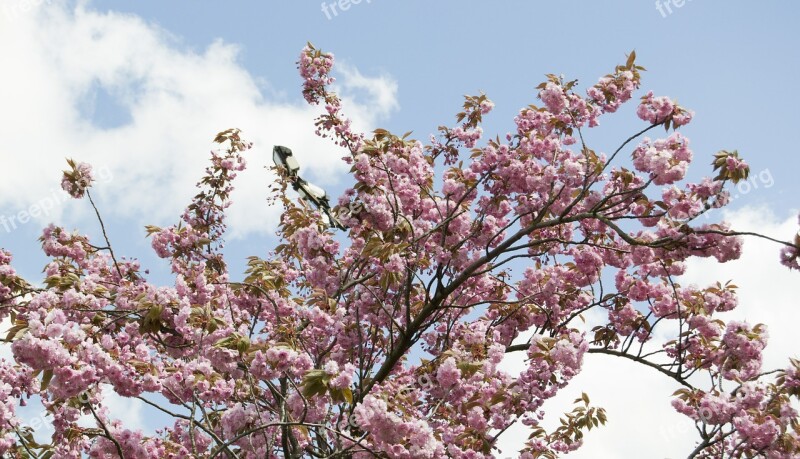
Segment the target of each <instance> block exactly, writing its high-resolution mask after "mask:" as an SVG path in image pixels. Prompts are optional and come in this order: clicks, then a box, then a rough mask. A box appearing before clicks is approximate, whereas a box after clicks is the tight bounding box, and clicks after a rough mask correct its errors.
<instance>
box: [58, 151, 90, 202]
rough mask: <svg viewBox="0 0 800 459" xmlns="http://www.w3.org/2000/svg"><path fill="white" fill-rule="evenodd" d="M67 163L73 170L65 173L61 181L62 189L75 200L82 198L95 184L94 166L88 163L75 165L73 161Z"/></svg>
mask: <svg viewBox="0 0 800 459" xmlns="http://www.w3.org/2000/svg"><path fill="white" fill-rule="evenodd" d="M67 162H68V163H69V165H70V167H71V170H69V171H64V175H63V178H62V179H61V188H62V189H63V190H64V191H66V192H67V193H69V195H70V196H72V197H73V198H75V199H79V198H82V197H83V196H84V195H85V194H86V190H87V189H89V187H90V186H92V182H94V175H93V174H92V166H91V165H90V164H87V163H75V162H74V161H72V160H69V161H67Z"/></svg>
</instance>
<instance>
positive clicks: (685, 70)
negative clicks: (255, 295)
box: [0, 0, 800, 457]
mask: <svg viewBox="0 0 800 459" xmlns="http://www.w3.org/2000/svg"><path fill="white" fill-rule="evenodd" d="M323 4H325V5H327V11H328V14H326V13H325V12H324V11H323V8H322V5H323ZM331 4H333V1H332V0H328V1H326V2H322V3H321V2H318V1H313V2H307V1H281V2H263V1H253V0H248V1H244V0H242V1H236V2H224V3H223V2H218V1H210V0H202V1H191V2H190V1H188V0H175V1H169V2H164V1H156V0H137V1H120V0H95V1H81V2H77V3H76V2H74V1H60V0H3V3H2V4H0V53H2V55H4V56H5V58H6V64H5V65H4V71H3V73H2V74H0V83H2V84H0V101H2V102H1V103H0V126H3V127H4V128H3V142H2V143H0V160H2V163H1V164H2V168H3V169H2V170H3V171H4V172H5V174H3V175H4V177H5V180H3V181H2V182H1V183H0V215H3V216H6V217H11V216H18V215H19V213H20V212H27V211H30V210H31V209H32V207H33V206H37V205H42V204H43V203H45V202H49V201H48V200H51V201H56V200H55V198H53V196H54V194H53V193H56V194H57V193H58V183H59V175H60V170H61V169H63V168H64V166H65V163H64V162H63V158H64V157H66V156H71V157H75V158H76V159H79V160H86V161H89V162H91V163H93V164H94V165H95V167H96V168H98V169H99V170H103V171H105V172H106V174H105V175H104V176H103V178H104V180H101V181H100V183H98V185H97V190H96V195H97V198H98V203H99V205H100V207H101V210H102V211H103V213H104V215H106V219H107V222H108V226H109V231H110V236H111V238H112V242H113V243H114V244H115V246H116V248H117V249H116V250H117V252H118V253H125V254H128V255H132V256H138V257H139V258H141V259H142V262H143V264H144V265H145V266H146V267H149V268H151V269H152V271H153V273H154V279H155V280H156V281H157V282H162V283H169V276H168V275H167V274H168V272H167V270H166V267H165V263H163V262H162V261H160V260H158V259H156V258H155V257H154V256H153V255H152V254H151V253H150V251H149V247H148V241H147V240H146V239H145V238H144V233H143V230H142V227H143V225H144V224H148V223H152V224H159V225H168V224H171V223H174V222H175V219H176V217H177V215H178V214H179V212H180V210H181V209H182V207H183V206H184V205H185V204H186V202H187V200H188V198H189V197H190V196H191V195H192V194H193V192H194V190H193V188H192V185H193V183H194V182H195V181H196V180H197V178H199V175H200V173H202V168H203V167H204V164H205V160H206V158H207V151H208V149H209V148H211V144H210V142H209V141H210V139H211V138H213V136H214V134H215V133H216V132H218V131H220V130H223V129H226V128H228V127H234V126H236V127H241V128H243V129H244V131H245V136H246V137H248V138H250V139H251V140H253V141H255V143H256V146H255V148H254V150H253V151H252V152H251V153H250V157H249V158H250V164H251V168H250V170H249V171H248V173H247V174H245V175H243V176H242V177H241V183H240V185H241V186H240V191H239V193H240V194H238V195H235V196H234V197H235V198H236V199H237V204H236V206H234V208H232V209H231V212H232V215H231V230H232V235H231V238H230V244H229V253H230V255H231V256H232V258H233V261H234V263H233V266H235V267H237V266H239V267H240V266H242V264H243V260H244V258H245V256H247V255H252V254H264V253H265V252H266V251H267V250H268V249H269V248H270V247H271V245H273V244H274V238H273V237H272V236H271V233H272V231H273V230H274V227H275V217H276V213H275V209H269V208H267V207H266V204H265V202H264V200H263V198H264V197H265V196H266V192H267V189H268V184H269V181H270V180H271V176H270V175H269V173H268V172H266V171H265V170H264V169H263V168H262V166H265V165H268V164H269V157H270V156H269V152H270V151H271V148H272V145H273V144H284V145H287V146H290V147H292V148H293V149H294V150H295V152H296V154H297V155H298V157H299V158H300V161H301V166H302V167H303V171H306V173H307V177H308V178H310V179H312V181H314V182H316V183H319V184H321V185H324V186H325V188H326V189H327V190H328V191H329V193H330V194H332V195H334V196H336V195H337V194H338V192H339V191H341V190H342V189H343V188H344V187H346V186H347V185H348V183H349V182H348V178H347V175H346V170H347V168H345V167H343V166H342V165H341V163H340V162H339V161H338V158H339V157H341V156H342V154H341V152H340V151H338V150H336V149H335V148H333V147H332V146H331V145H330V144H328V143H326V142H324V141H321V140H318V139H315V138H314V136H313V126H312V120H313V116H314V113H315V111H314V109H310V108H308V107H307V106H306V105H305V104H304V103H303V101H302V97H301V95H300V79H299V76H298V75H297V70H296V66H295V62H296V60H297V56H298V53H299V51H300V49H301V48H302V46H303V45H304V44H305V42H306V41H311V42H313V43H314V44H315V45H317V46H318V47H320V48H323V49H325V50H327V51H331V52H333V53H335V55H336V57H337V61H338V62H340V63H342V64H344V66H343V67H342V68H341V71H340V73H339V74H338V76H339V85H340V88H341V90H342V92H343V94H345V96H346V103H347V104H349V105H348V109H347V111H348V113H350V114H352V115H353V117H354V118H355V121H356V125H357V126H359V127H361V128H363V129H365V130H369V129H373V128H376V127H385V128H388V129H390V130H393V131H396V132H397V133H403V132H406V131H414V135H415V136H416V137H417V138H420V139H423V140H424V139H426V138H427V137H428V136H429V134H431V133H433V132H435V130H436V127H437V126H439V125H442V124H452V122H453V115H454V113H456V112H457V111H458V109H459V108H460V105H461V102H462V96H463V95H464V94H476V93H478V92H479V91H483V92H485V93H486V94H487V95H488V96H489V97H490V98H491V99H492V100H493V101H494V102H495V103H496V109H495V111H494V112H493V113H492V115H491V116H490V117H489V118H488V119H487V123H486V124H485V126H484V128H485V131H486V133H487V134H491V135H494V134H501V135H502V134H504V133H505V132H507V131H509V130H511V129H512V128H513V121H512V120H513V117H514V115H515V114H516V113H517V112H518V110H519V109H520V108H521V107H524V106H526V105H528V104H530V103H536V97H535V96H536V92H535V89H534V88H535V86H536V85H537V84H538V83H539V82H541V81H542V80H543V78H544V76H543V75H544V74H545V73H563V74H564V75H565V76H567V77H568V78H577V79H579V80H580V85H581V87H583V88H586V87H587V86H589V85H591V84H593V83H594V81H596V79H597V78H598V77H600V76H602V75H604V74H605V73H607V72H609V71H611V70H612V69H613V67H614V66H615V65H616V64H618V63H622V62H623V61H624V58H625V55H626V53H628V52H629V51H630V50H632V49H635V50H636V52H637V55H638V61H639V63H640V64H641V65H644V66H645V67H646V68H647V70H648V71H647V72H646V73H645V74H644V79H643V81H644V84H643V87H644V88H645V89H652V90H653V91H654V92H655V93H656V95H669V96H672V97H675V98H677V99H678V101H679V102H680V103H681V104H682V105H684V106H687V107H689V108H691V109H693V110H695V112H696V117H695V119H694V121H693V123H692V124H691V125H690V126H688V127H687V128H686V129H685V130H684V133H685V134H686V135H687V136H688V137H689V138H690V139H691V140H692V147H693V150H694V152H695V158H696V162H695V163H694V165H693V169H692V172H691V175H690V176H691V177H692V178H697V177H699V176H701V175H706V174H710V172H711V171H710V165H709V164H710V161H711V155H712V154H713V153H715V152H716V151H718V150H720V149H738V150H739V151H740V152H741V153H742V154H743V156H744V157H745V158H746V159H747V160H748V161H749V163H750V164H751V169H752V171H753V178H752V180H751V182H750V183H751V184H750V186H749V188H748V187H744V186H743V187H741V188H740V189H739V190H735V191H734V192H733V194H734V196H737V197H736V198H735V199H734V201H733V203H732V206H731V207H732V208H733V209H738V210H739V212H738V213H733V214H729V217H730V218H731V219H733V220H735V221H737V222H741V224H742V225H745V226H747V225H751V226H754V227H755V228H757V229H760V230H763V231H765V232H769V231H770V230H772V231H776V232H781V231H782V232H785V233H787V234H775V235H776V236H778V237H783V238H789V237H790V236H791V234H792V233H793V230H792V224H793V223H791V222H794V221H795V218H794V216H795V215H797V209H798V207H800V206H798V202H797V200H796V196H797V195H798V192H800V185H798V180H797V179H796V174H797V173H798V171H800V155H798V151H797V147H795V142H794V141H793V138H792V137H793V134H794V132H795V131H796V129H797V126H798V125H799V124H800V112H799V111H798V107H800V95H798V91H797V90H796V89H795V85H796V83H797V79H798V74H800V62H799V58H798V56H800V54H798V53H797V47H798V45H800V31H798V28H797V24H798V22H800V4H798V3H796V2H755V1H750V2H745V1H737V2H733V1H728V2H712V1H710V0H685V1H684V2H683V4H682V6H680V7H678V6H676V2H675V0H672V2H670V6H669V8H667V7H666V6H663V7H662V11H663V12H664V13H663V14H662V13H661V12H660V11H659V9H658V8H657V7H656V4H655V2H653V1H635V2H634V1H632V0H629V1H603V2H600V1H593V2H585V1H561V2H543V1H521V0H517V1H502V2H501V1H496V2H464V1H460V2H457V1H451V0H437V1H430V0H429V1H425V2H423V1H419V0H411V1H404V2H400V1H394V2H393V1H390V0H371V1H369V2H368V1H367V0H362V1H361V2H360V3H358V4H352V1H351V5H350V7H349V9H347V10H346V11H342V10H341V8H338V7H337V14H333V11H332V7H331V6H330V5H331ZM661 4H662V5H664V4H665V2H664V1H662V2H661ZM677 4H681V3H679V2H677ZM670 10H671V13H670V12H669V11H670ZM634 108H635V105H633V104H631V105H630V106H628V107H626V108H625V109H623V110H621V112H620V113H619V114H618V115H615V116H610V117H607V118H605V119H604V120H603V121H602V123H603V124H602V126H601V127H600V128H599V129H596V130H594V131H592V132H590V133H589V134H588V138H589V140H590V144H591V146H592V147H593V148H595V149H596V150H598V151H606V152H608V151H612V150H613V149H615V148H616V146H617V145H618V144H619V143H620V141H621V140H622V139H624V138H625V137H627V136H628V135H629V134H631V133H632V132H634V130H638V128H640V127H641V126H642V122H641V121H639V120H638V119H637V118H636V117H635V115H634V114H633V109H634ZM304 175H305V174H304ZM89 210H90V209H88V208H87V207H86V205H85V203H81V202H77V203H74V202H61V201H58V202H56V203H55V205H54V206H53V209H52V210H50V211H48V212H47V213H46V215H43V216H41V217H38V218H34V219H32V221H30V222H27V223H24V224H18V225H15V227H13V228H10V229H6V228H4V227H3V226H0V247H4V248H6V249H10V250H12V252H13V253H14V254H15V256H16V264H17V266H18V267H19V269H20V270H21V271H22V272H23V273H24V274H25V275H26V276H27V277H28V278H29V279H32V280H35V279H38V278H39V277H40V271H41V267H42V266H43V263H44V258H43V257H41V255H39V251H38V244H37V242H36V238H37V237H38V235H39V234H40V233H41V228H42V227H43V226H44V225H46V224H47V223H48V222H49V221H56V222H58V223H60V224H64V225H67V226H69V227H79V228H81V230H82V231H84V232H88V233H89V234H91V235H93V236H97V225H96V223H95V222H94V221H93V219H92V218H91V217H92V215H91V214H90V213H89ZM759 247H761V246H759ZM750 250H751V251H757V252H758V253H757V254H756V255H759V254H765V255H764V257H765V258H763V259H762V258H758V259H755V258H753V259H748V261H746V264H740V265H736V266H738V267H736V266H734V268H731V270H729V271H724V270H722V268H718V267H714V268H710V267H705V268H703V269H701V268H700V265H698V269H699V270H702V271H703V273H708V271H709V270H711V271H712V273H713V274H714V275H715V276H718V277H724V276H728V275H730V276H735V275H737V274H738V275H740V276H745V277H752V278H753V279H752V280H753V282H752V290H749V292H750V293H748V294H749V295H752V296H751V297H749V298H752V299H753V301H754V302H759V303H761V302H764V301H766V302H767V303H770V304H779V305H784V306H785V307H786V308H787V309H786V311H787V312H786V314H794V316H793V317H797V313H796V312H793V311H794V310H793V309H790V306H793V304H789V303H787V302H790V301H791V300H790V299H791V298H793V295H795V294H797V293H798V292H797V291H796V288H794V289H793V290H792V289H790V290H780V288H778V287H775V285H774V282H773V283H770V279H776V278H777V277H774V276H772V275H771V274H769V273H770V271H768V269H771V268H770V267H771V266H772V265H771V263H772V262H773V261H774V260H775V259H776V255H775V254H774V253H772V252H770V250H771V249H769V248H759V249H750ZM753 253H754V252H753ZM754 256H755V255H754ZM762 265H763V266H764V268H763V270H762V272H760V273H758V274H759V275H758V276H756V275H754V273H753V272H752V269H750V270H748V266H749V267H751V268H752V267H753V266H762ZM780 275H783V274H775V276H780ZM755 278H757V279H755ZM693 279H694V280H695V281H697V282H700V281H701V280H703V281H705V278H704V277H703V275H702V274H698V275H697V277H696V278H693ZM726 279H727V278H724V279H723V280H726ZM745 282H746V281H745ZM737 283H740V284H741V283H742V282H741V281H738V279H737ZM766 288H769V290H770V291H769V295H771V296H768V297H766V298H765V295H766V293H765V291H764V289H766ZM787 288H789V287H787ZM776 307H777V306H776ZM761 309H763V308H754V309H752V310H745V312H747V313H748V314H752V315H753V317H754V318H758V311H760V310H761ZM776 310H780V309H776ZM780 317H783V318H785V317H786V315H784V316H780V315H777V316H775V318H780ZM779 322H780V320H779ZM778 331H780V330H778ZM786 333H787V334H788V333H789V331H788V330H787V331H786ZM781 336H782V335H780V333H778V334H777V338H776V339H777V342H778V343H781V341H780V340H781ZM786 339H787V341H786V343H791V341H790V340H789V338H788V336H787V337H786ZM775 348H776V349H778V351H783V355H786V354H787V353H789V351H790V350H791V349H792V347H791V346H790V344H786V346H784V347H781V346H780V344H778V345H776V346H775ZM778 351H776V352H778ZM792 352H793V351H792ZM598 371H601V370H598ZM607 371H610V370H607ZM623 371H624V370H623ZM646 377H649V376H647V375H644V376H642V378H646ZM587 381H596V379H595V380H587ZM643 381H644V380H643ZM641 385H642V384H640V385H639V386H641ZM648 385H649V383H648ZM600 386H602V385H600ZM632 387H637V386H636V385H634V386H632ZM669 389H670V388H669V386H665V391H666V395H668V394H669V393H671V390H669ZM597 390H598V391H600V392H601V393H605V394H606V396H607V397H606V398H605V400H606V401H607V403H608V404H611V405H614V404H617V405H616V406H620V407H623V408H622V410H623V412H625V410H627V409H630V405H626V403H629V402H625V401H623V400H621V399H620V398H619V397H618V396H617V395H615V394H617V391H618V386H614V385H610V386H608V387H606V388H605V389H604V388H603V387H598V388H597ZM603 390H605V391H606V392H602V391H603ZM590 392H591V391H590ZM120 403H122V402H120ZM659 403H660V404H661V405H665V406H666V408H664V407H663V406H662V407H660V408H659V407H653V408H652V410H659V411H646V412H645V413H646V414H645V415H647V416H648V417H652V418H656V419H669V421H664V422H665V423H666V425H667V426H675V425H678V424H676V423H679V422H680V421H679V420H676V419H679V418H674V417H670V416H671V415H672V413H671V409H670V408H669V406H668V401H667V399H666V398H663V399H660V401H659ZM640 405H641V404H640ZM120 406H123V407H124V406H125V405H124V404H122V405H120ZM659 406H660V405H659ZM626 407H627V408H626ZM650 409H651V408H650V407H649V405H647V406H646V410H650ZM647 413H649V414H647ZM655 413H658V414H655ZM629 417H630V419H628V421H629V422H628V423H627V424H626V423H625V422H623V425H624V426H626V427H623V429H624V428H636V427H637V425H636V424H637V422H636V418H635V417H633V416H629ZM623 418H625V416H623ZM623 421H625V419H623ZM609 429H610V428H609ZM623 431H624V430H623ZM685 433H686V434H688V436H689V438H691V432H690V431H687V432H685ZM662 437H664V438H662V439H661V440H663V443H664V445H665V446H664V448H669V447H670V446H671V445H673V444H674V443H680V442H675V441H674V440H675V438H673V437H671V436H662ZM595 438H599V440H594V441H595V443H593V444H589V446H590V447H591V448H588V447H587V454H589V453H592V454H594V456H592V455H591V454H590V455H587V456H580V457H628V456H626V452H625V451H627V450H625V449H619V448H627V447H617V446H614V445H616V444H617V441H616V440H614V438H615V437H613V435H610V434H609V436H605V437H604V436H602V435H600V436H597V437H595ZM656 440H657V439H656ZM656 440H654V439H652V438H649V439H647V441H648V442H651V443H643V444H644V445H648V444H651V445H652V444H657V443H658V441H656ZM683 441H684V443H685V442H686V441H687V440H683ZM688 441H691V440H688ZM653 442H655V443H653ZM636 447H637V446H636V444H633V445H632V446H630V448H636ZM672 447H674V446H672ZM614 448H617V449H614ZM667 450H668V449H667ZM599 451H607V452H608V453H607V454H614V455H616V456H611V455H609V456H603V454H601V453H598V452H599ZM675 451H679V452H680V451H683V449H680V448H678V449H676V450H675ZM676 454H677V453H676ZM576 457H578V456H576ZM676 457H677V456H676Z"/></svg>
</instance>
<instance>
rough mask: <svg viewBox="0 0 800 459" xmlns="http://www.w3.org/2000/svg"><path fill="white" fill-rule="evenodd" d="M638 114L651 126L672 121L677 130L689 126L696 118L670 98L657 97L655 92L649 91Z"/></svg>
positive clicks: (637, 110)
mask: <svg viewBox="0 0 800 459" xmlns="http://www.w3.org/2000/svg"><path fill="white" fill-rule="evenodd" d="M636 114H637V115H638V116H639V118H640V119H642V120H643V121H647V122H649V123H651V124H661V123H664V122H666V121H670V122H671V123H672V125H673V126H674V127H676V128H677V127H680V126H683V125H686V124H689V122H690V121H692V117H693V116H694V114H693V113H692V112H691V111H688V110H686V109H684V108H682V107H680V106H678V105H677V104H676V103H675V102H673V101H672V100H671V99H670V98H669V97H665V96H661V97H655V96H654V95H653V91H649V92H648V93H647V94H645V95H644V96H643V97H642V101H641V103H640V104H639V107H638V108H637V109H636Z"/></svg>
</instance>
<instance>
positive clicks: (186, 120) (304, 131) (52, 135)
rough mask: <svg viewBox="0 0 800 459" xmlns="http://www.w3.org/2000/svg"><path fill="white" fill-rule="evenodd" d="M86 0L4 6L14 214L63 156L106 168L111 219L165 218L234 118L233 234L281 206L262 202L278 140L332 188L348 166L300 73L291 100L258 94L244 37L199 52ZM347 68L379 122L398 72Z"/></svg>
mask: <svg viewBox="0 0 800 459" xmlns="http://www.w3.org/2000/svg"><path fill="white" fill-rule="evenodd" d="M87 4H88V2H81V3H80V4H79V6H77V7H75V8H69V7H67V6H65V5H64V4H63V3H61V2H56V1H48V2H45V3H43V2H38V3H36V2H34V3H32V4H31V6H32V9H31V10H29V11H27V12H24V13H22V12H21V11H16V10H15V14H14V15H10V14H0V54H2V55H3V56H4V58H5V59H7V61H6V62H8V63H13V64H9V65H5V66H4V68H3V74H2V76H0V81H2V84H0V100H3V104H2V105H0V124H2V126H3V131H4V133H5V135H4V138H3V142H2V144H1V146H0V160H2V164H3V169H4V171H5V172H6V173H5V174H4V179H3V180H2V181H0V209H2V210H3V211H4V213H5V214H6V215H13V214H14V213H17V212H18V211H20V210H26V209H28V208H29V207H30V206H31V205H33V204H35V203H37V202H39V201H41V200H42V199H45V198H47V197H48V196H50V195H51V194H52V190H53V188H57V187H58V183H59V181H60V171H61V169H63V168H64V167H65V163H64V157H67V156H69V157H75V158H76V159H78V160H82V161H86V162H90V163H93V164H94V165H95V166H96V167H107V168H108V170H109V171H110V173H111V175H112V176H113V180H112V181H111V183H108V184H104V185H103V186H102V187H98V189H97V191H96V193H97V194H98V195H99V196H100V198H101V200H102V201H103V202H104V204H105V206H104V208H103V211H104V213H106V214H108V216H109V217H126V218H131V219H133V220H134V221H137V222H142V223H154V224H166V223H171V222H173V221H175V220H176V218H177V216H178V215H179V214H180V212H181V210H182V209H183V207H184V206H185V205H186V204H187V203H188V200H189V199H190V197H191V196H193V195H194V194H195V193H196V191H195V189H194V183H195V182H196V181H197V179H198V178H199V177H200V176H201V175H202V173H203V170H204V168H205V166H206V164H207V158H208V151H209V150H210V149H211V148H212V147H213V146H212V143H211V139H213V137H214V135H215V134H216V133H217V132H219V131H221V130H223V129H227V128H229V127H238V128H240V129H242V130H243V131H244V136H245V138H246V139H248V140H250V141H253V142H254V143H255V148H254V150H252V151H250V152H249V153H248V154H247V159H248V161H249V169H248V170H247V171H246V172H245V173H243V174H241V175H240V177H239V178H238V179H237V183H236V186H237V191H236V192H235V194H234V197H233V198H234V200H235V202H236V203H235V204H234V205H233V206H232V207H231V209H230V212H229V216H230V220H229V223H230V228H231V231H232V232H233V234H234V235H238V236H244V235H246V234H248V233H251V232H269V231H270V230H271V229H273V228H274V227H275V224H276V217H277V209H270V208H268V207H267V204H266V203H265V198H266V196H267V193H268V189H269V185H270V184H271V182H272V181H273V179H274V178H273V176H272V175H271V174H270V173H269V172H268V171H266V170H265V169H264V166H267V165H271V157H272V156H271V150H272V145H274V144H281V145H286V146H290V147H291V148H292V149H293V150H294V151H295V152H296V154H297V156H298V158H299V160H300V162H301V166H302V169H301V172H302V173H303V174H304V177H306V178H309V179H311V180H312V181H315V182H317V183H319V184H320V185H326V186H330V185H334V184H336V183H337V182H338V180H339V179H340V178H341V177H342V176H343V174H345V173H346V171H347V167H346V166H345V165H343V163H342V162H341V160H340V158H341V157H342V156H343V155H344V152H343V150H341V149H338V148H336V147H334V146H333V145H332V144H331V143H330V142H328V141H326V140H323V139H319V138H317V137H316V136H315V135H314V125H313V119H314V117H315V116H316V114H317V113H319V109H318V108H316V107H309V106H307V105H305V104H304V103H302V102H301V101H302V100H301V99H300V98H299V87H300V79H299V76H298V84H297V87H296V88H297V90H298V97H297V98H295V99H293V100H295V101H297V102H287V101H285V100H277V99H276V100H269V99H267V98H266V97H265V96H264V95H263V94H262V92H261V91H260V87H261V86H263V84H262V82H261V80H262V77H259V76H254V75H251V74H250V73H248V71H247V70H246V69H245V68H244V67H243V66H242V65H241V64H240V63H239V62H238V48H237V46H235V45H232V44H228V43H225V42H223V41H216V42H214V43H212V44H211V45H209V46H208V48H206V49H205V50H203V51H202V52H194V51H191V50H187V49H185V48H184V47H183V46H181V45H180V44H179V40H178V39H176V38H175V37H172V36H170V35H169V34H168V33H167V32H166V31H164V30H162V29H160V28H158V27H157V26H155V25H153V24H148V23H146V22H145V21H143V20H142V19H141V18H139V17H137V16H133V15H129V14H120V13H114V12H108V13H101V12H98V11H95V10H93V9H92V8H91V7H90V6H87ZM297 51H298V53H299V51H300V50H299V48H298V50H297ZM342 75H343V78H342V81H341V83H340V85H341V87H342V88H343V89H344V90H345V92H346V93H347V94H348V95H349V96H348V98H347V101H348V102H349V103H350V104H349V105H348V106H347V107H346V111H347V113H348V115H349V116H351V117H352V118H353V120H354V126H355V127H356V128H358V129H364V130H369V129H373V128H374V127H375V123H376V121H377V120H378V119H379V118H380V117H384V116H387V115H388V114H389V113H390V112H391V111H392V110H393V109H395V108H396V107H397V102H396V97H395V95H396V91H397V86H396V84H395V83H394V82H393V81H392V80H391V78H389V77H386V76H380V77H376V78H371V77H365V76H363V75H362V74H361V73H360V72H359V71H358V70H357V69H355V68H352V67H350V66H345V68H344V72H343V73H342ZM101 93H102V95H103V96H104V95H105V94H107V95H109V97H110V98H111V99H112V100H111V102H113V104H114V105H115V106H117V107H119V108H120V109H121V110H122V112H123V113H122V115H124V116H122V117H121V119H122V120H123V121H125V122H123V124H121V125H118V126H111V127H109V126H107V125H104V123H98V122H96V121H97V120H93V119H92V113H91V112H92V108H93V105H94V104H95V103H96V100H97V99H98V94H101ZM356 94H357V95H359V96H361V97H355V95H356ZM104 97H105V96H104ZM124 112H127V113H124ZM101 121H103V120H101ZM111 206H113V209H110V208H109V207H111ZM81 209H82V210H81ZM80 212H82V213H84V214H85V213H86V210H85V206H84V205H83V204H82V203H81V204H78V205H76V204H75V203H67V204H64V205H58V206H56V209H54V210H53V211H52V212H50V213H49V215H46V216H45V217H44V218H42V219H41V220H40V221H39V223H40V224H42V223H46V222H47V221H49V220H52V219H59V218H61V217H64V216H68V217H69V218H71V219H72V220H75V219H76V218H77V216H79V215H80V214H79V213H80ZM70 223H74V222H73V221H70Z"/></svg>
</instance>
